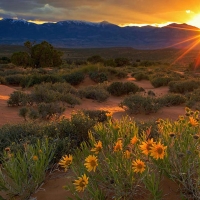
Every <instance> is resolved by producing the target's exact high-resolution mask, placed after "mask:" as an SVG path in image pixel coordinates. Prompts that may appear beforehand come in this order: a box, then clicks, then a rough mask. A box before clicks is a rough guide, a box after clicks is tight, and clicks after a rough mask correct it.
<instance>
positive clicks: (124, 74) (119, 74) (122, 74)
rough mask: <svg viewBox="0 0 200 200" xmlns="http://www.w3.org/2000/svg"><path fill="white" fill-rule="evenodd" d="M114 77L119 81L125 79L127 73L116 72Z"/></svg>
mask: <svg viewBox="0 0 200 200" xmlns="http://www.w3.org/2000/svg"><path fill="white" fill-rule="evenodd" d="M116 77H117V78H119V79H121V78H126V77H127V73H126V72H125V71H122V70H117V73H116Z"/></svg>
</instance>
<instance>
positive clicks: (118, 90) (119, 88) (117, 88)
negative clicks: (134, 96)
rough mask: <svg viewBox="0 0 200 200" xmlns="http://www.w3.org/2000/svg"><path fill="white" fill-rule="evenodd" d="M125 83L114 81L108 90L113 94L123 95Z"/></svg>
mask: <svg viewBox="0 0 200 200" xmlns="http://www.w3.org/2000/svg"><path fill="white" fill-rule="evenodd" d="M123 86H124V84H123V83H122V82H113V83H111V84H110V85H109V86H108V88H107V90H108V92H109V93H110V94H111V95H114V96H121V95H123V94H124V87H123Z"/></svg>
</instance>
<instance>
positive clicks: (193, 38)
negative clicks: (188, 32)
mask: <svg viewBox="0 0 200 200" xmlns="http://www.w3.org/2000/svg"><path fill="white" fill-rule="evenodd" d="M197 38H200V35H197V36H194V37H192V38H189V39H186V40H183V41H181V42H177V43H175V44H172V45H170V46H167V47H166V48H170V47H174V46H178V45H180V44H183V43H186V42H189V41H191V40H195V39H197Z"/></svg>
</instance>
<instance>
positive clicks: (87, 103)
mask: <svg viewBox="0 0 200 200" xmlns="http://www.w3.org/2000/svg"><path fill="white" fill-rule="evenodd" d="M120 81H132V82H134V83H136V84H137V85H138V86H140V87H143V88H144V89H145V90H146V92H148V90H152V91H153V92H154V93H155V94H156V96H162V95H165V94H167V93H168V87H160V88H154V87H153V86H152V85H151V83H150V82H149V81H140V82H139V81H135V79H134V78H131V77H128V78H127V79H123V80H120ZM94 84H95V83H94V82H92V81H91V80H90V79H89V78H86V79H85V81H84V82H83V83H82V84H81V86H79V87H83V86H87V85H94ZM13 91H15V89H14V88H11V87H8V86H4V85H0V114H1V118H0V126H2V125H3V124H5V123H19V122H23V119H22V118H21V117H19V115H18V112H19V109H18V108H13V107H8V106H7V100H8V98H9V95H10V94H11V93H12V92H13ZM123 98H124V97H110V98H109V99H108V100H107V101H106V102H104V103H98V102H96V101H93V100H90V99H83V100H82V104H81V105H78V106H75V108H67V109H66V111H65V113H64V115H65V116H66V117H70V115H71V113H72V112H74V111H76V110H80V109H91V110H99V109H102V110H108V111H110V112H112V113H113V117H114V118H115V119H120V118H121V117H122V116H125V115H127V114H128V112H127V111H124V110H123V109H122V108H120V107H119V103H120V102H121V101H122V100H123ZM182 114H184V106H177V107H165V108H162V109H161V110H159V111H158V112H157V113H155V114H151V115H144V114H138V115H131V117H133V118H134V119H135V120H155V119H158V118H163V119H166V118H170V119H173V120H176V119H177V118H178V116H179V115H182ZM69 173H70V172H69ZM69 177H70V176H69V174H68V173H63V172H56V173H53V174H51V175H50V176H49V177H48V178H47V179H46V181H45V183H44V185H42V186H41V188H40V189H39V190H38V191H36V193H35V194H34V195H33V196H32V197H31V199H32V200H34V199H35V200H36V199H37V200H63V199H66V197H67V196H68V197H70V196H71V195H72V194H70V193H69V192H68V191H66V190H64V189H63V188H62V186H64V185H65V184H66V183H67V182H71V180H70V179H69ZM162 188H163V190H164V193H165V194H167V196H165V198H164V199H165V200H179V199H181V198H180V197H179V195H178V192H177V191H178V188H177V185H176V184H174V183H173V182H172V181H170V180H165V181H163V183H162ZM144 200H145V199H144Z"/></svg>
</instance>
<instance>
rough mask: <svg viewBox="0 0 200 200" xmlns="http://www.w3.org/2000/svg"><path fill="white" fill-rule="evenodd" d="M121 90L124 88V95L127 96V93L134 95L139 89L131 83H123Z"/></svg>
mask: <svg viewBox="0 0 200 200" xmlns="http://www.w3.org/2000/svg"><path fill="white" fill-rule="evenodd" d="M123 88H124V94H129V93H132V94H135V93H136V92H137V91H138V89H139V87H138V86H137V85H136V84H134V83H132V82H125V83H124V84H123Z"/></svg>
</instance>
